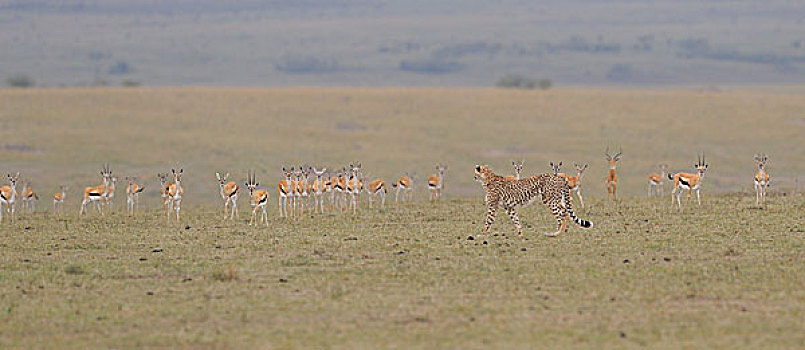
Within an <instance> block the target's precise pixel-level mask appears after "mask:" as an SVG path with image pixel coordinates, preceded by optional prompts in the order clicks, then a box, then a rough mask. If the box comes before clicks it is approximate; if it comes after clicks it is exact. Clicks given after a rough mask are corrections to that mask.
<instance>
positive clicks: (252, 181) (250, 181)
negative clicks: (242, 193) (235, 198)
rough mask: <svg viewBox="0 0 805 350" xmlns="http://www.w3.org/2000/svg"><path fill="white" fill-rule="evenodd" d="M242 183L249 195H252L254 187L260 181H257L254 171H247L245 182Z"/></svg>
mask: <svg viewBox="0 0 805 350" xmlns="http://www.w3.org/2000/svg"><path fill="white" fill-rule="evenodd" d="M243 184H244V185H246V188H248V189H249V196H251V195H253V194H254V189H255V188H257V186H259V185H260V183H259V182H257V175H255V173H254V172H247V175H246V182H245V183H243Z"/></svg>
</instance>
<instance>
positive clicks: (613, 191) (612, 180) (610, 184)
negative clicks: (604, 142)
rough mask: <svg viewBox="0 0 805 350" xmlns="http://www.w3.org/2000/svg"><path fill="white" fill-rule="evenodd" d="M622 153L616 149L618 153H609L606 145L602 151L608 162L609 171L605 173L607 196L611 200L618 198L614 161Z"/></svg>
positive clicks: (616, 173) (616, 160)
mask: <svg viewBox="0 0 805 350" xmlns="http://www.w3.org/2000/svg"><path fill="white" fill-rule="evenodd" d="M622 154H623V151H622V150H618V153H615V154H614V155H609V147H607V150H606V151H605V152H604V155H605V156H606V157H607V161H608V162H609V172H608V173H607V179H606V185H607V193H609V197H610V198H612V200H616V199H617V198H618V195H617V191H618V171H617V164H616V163H617V162H618V161H619V160H620V159H621V155H622Z"/></svg>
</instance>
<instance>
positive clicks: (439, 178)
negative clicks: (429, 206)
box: [428, 164, 447, 201]
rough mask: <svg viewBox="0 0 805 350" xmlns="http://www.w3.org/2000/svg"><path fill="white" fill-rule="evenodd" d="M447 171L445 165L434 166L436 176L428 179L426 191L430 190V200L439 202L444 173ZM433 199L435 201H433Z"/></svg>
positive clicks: (442, 188)
mask: <svg viewBox="0 0 805 350" xmlns="http://www.w3.org/2000/svg"><path fill="white" fill-rule="evenodd" d="M446 170H447V165H442V164H439V165H437V166H436V173H437V174H436V175H431V176H430V177H428V189H430V191H431V192H430V200H431V201H433V200H439V199H440V198H442V190H444V172H445V171H446ZM434 198H435V199H434Z"/></svg>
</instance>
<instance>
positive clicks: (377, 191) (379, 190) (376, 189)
mask: <svg viewBox="0 0 805 350" xmlns="http://www.w3.org/2000/svg"><path fill="white" fill-rule="evenodd" d="M366 190H367V191H368V192H369V208H371V207H372V202H373V201H374V197H375V196H380V207H381V208H385V207H386V182H385V181H383V180H381V179H377V180H374V181H370V182H369V183H368V184H366Z"/></svg>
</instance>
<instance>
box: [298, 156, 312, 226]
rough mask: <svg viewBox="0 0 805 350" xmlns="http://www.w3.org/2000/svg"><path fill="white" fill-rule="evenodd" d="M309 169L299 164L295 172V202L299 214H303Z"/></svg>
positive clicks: (306, 198) (306, 197)
mask: <svg viewBox="0 0 805 350" xmlns="http://www.w3.org/2000/svg"><path fill="white" fill-rule="evenodd" d="M309 178H310V169H308V168H307V166H300V167H299V170H298V171H297V172H296V192H295V194H296V204H297V205H299V216H304V215H305V206H306V205H307V200H308V179H309Z"/></svg>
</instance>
